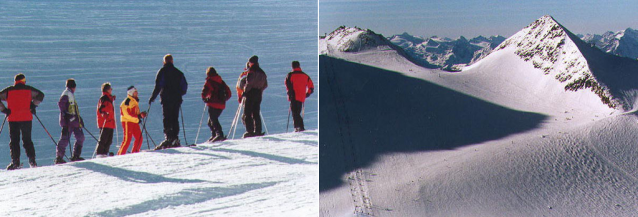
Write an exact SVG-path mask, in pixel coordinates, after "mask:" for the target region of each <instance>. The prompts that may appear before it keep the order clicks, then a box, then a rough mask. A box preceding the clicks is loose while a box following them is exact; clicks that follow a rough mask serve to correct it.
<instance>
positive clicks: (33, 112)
mask: <svg viewBox="0 0 638 217" xmlns="http://www.w3.org/2000/svg"><path fill="white" fill-rule="evenodd" d="M36 107H37V106H36V105H35V104H33V102H31V106H29V108H30V109H31V114H35V108H36Z"/></svg>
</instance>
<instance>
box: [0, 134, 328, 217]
mask: <svg viewBox="0 0 638 217" xmlns="http://www.w3.org/2000/svg"><path fill="white" fill-rule="evenodd" d="M318 134H319V131H316V130H315V131H306V132H303V133H286V134H278V135H269V136H264V137H260V138H250V139H239V140H227V141H224V142H222V143H216V144H200V145H198V146H196V147H185V148H178V149H169V150H162V151H156V152H142V153H137V154H128V155H124V156H117V157H109V158H102V159H94V160H87V161H83V162H76V163H67V164H65V165H56V166H43V167H38V168H33V169H21V170H16V171H1V172H0V195H2V196H0V216H316V215H317V213H318V210H317V207H318V206H317V201H318V199H317V186H318V179H317V175H318V171H317V170H318V158H317V154H316V153H317V151H318V146H317V144H318Z"/></svg>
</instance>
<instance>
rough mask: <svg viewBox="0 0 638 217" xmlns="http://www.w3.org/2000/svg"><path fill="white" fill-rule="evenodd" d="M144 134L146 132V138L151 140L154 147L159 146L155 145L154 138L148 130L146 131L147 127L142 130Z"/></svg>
mask: <svg viewBox="0 0 638 217" xmlns="http://www.w3.org/2000/svg"><path fill="white" fill-rule="evenodd" d="M142 130H143V131H144V132H146V138H147V139H151V142H152V143H153V145H154V146H157V144H156V143H155V140H154V139H153V137H152V136H151V134H149V133H148V130H147V129H146V126H144V129H142Z"/></svg>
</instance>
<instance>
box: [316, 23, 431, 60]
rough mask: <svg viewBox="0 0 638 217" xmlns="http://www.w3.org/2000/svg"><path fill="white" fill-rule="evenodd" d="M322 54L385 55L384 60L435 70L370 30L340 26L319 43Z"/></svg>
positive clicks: (337, 55) (340, 55)
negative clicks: (408, 63)
mask: <svg viewBox="0 0 638 217" xmlns="http://www.w3.org/2000/svg"><path fill="white" fill-rule="evenodd" d="M319 52H320V54H325V55H330V56H335V57H345V56H352V55H363V56H365V55H368V54H369V53H379V52H380V53H384V58H383V59H395V60H399V61H406V60H407V61H409V62H412V63H413V64H416V65H420V66H423V67H426V68H434V66H432V65H430V64H428V63H427V62H425V61H421V60H418V59H415V58H412V57H411V56H410V55H408V54H407V53H406V52H405V50H403V49H402V48H401V47H399V46H397V45H395V44H393V43H392V42H390V41H389V40H388V39H387V38H385V37H383V35H380V34H377V33H375V32H373V31H372V30H370V29H361V28H358V27H345V26H340V27H339V28H337V29H336V30H334V31H332V32H331V33H330V34H328V35H327V36H326V37H325V39H322V40H320V41H319Z"/></svg>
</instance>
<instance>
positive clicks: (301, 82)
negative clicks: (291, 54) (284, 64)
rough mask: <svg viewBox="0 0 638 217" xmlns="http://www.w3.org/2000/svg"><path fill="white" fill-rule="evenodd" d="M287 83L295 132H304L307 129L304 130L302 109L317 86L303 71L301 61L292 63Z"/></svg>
mask: <svg viewBox="0 0 638 217" xmlns="http://www.w3.org/2000/svg"><path fill="white" fill-rule="evenodd" d="M285 83H286V90H287V93H288V101H290V110H291V111H292V121H293V125H294V126H295V132H301V131H304V130H306V129H305V128H304V124H303V118H302V117H301V109H302V107H303V103H304V102H305V101H306V98H308V97H309V96H310V94H312V92H313V91H314V89H315V86H314V84H313V83H312V79H310V76H308V75H307V74H306V73H304V72H303V71H301V67H300V64H299V61H292V72H290V73H288V76H286V82H285Z"/></svg>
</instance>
